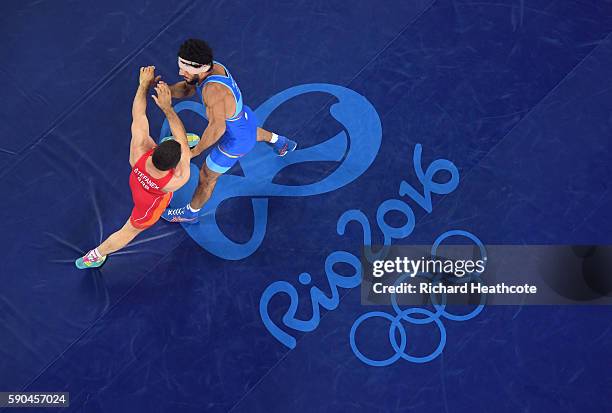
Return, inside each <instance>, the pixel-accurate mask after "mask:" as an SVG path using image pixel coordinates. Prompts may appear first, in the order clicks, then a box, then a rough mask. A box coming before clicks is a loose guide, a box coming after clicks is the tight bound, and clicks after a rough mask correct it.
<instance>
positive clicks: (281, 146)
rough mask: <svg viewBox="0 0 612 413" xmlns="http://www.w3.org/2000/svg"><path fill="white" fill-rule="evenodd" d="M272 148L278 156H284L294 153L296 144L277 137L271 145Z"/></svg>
mask: <svg viewBox="0 0 612 413" xmlns="http://www.w3.org/2000/svg"><path fill="white" fill-rule="evenodd" d="M272 147H273V148H274V152H275V153H276V154H277V155H278V156H285V155H287V154H288V153H289V152H293V151H295V148H297V142H295V141H292V140H291V139H289V138H287V137H285V136H280V135H279V136H278V140H277V141H276V142H274V143H273V144H272Z"/></svg>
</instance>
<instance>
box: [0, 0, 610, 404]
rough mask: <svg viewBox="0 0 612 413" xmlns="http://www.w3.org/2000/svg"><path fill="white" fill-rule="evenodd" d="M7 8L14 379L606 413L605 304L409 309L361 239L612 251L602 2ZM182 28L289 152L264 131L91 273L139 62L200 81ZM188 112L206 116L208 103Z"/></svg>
mask: <svg viewBox="0 0 612 413" xmlns="http://www.w3.org/2000/svg"><path fill="white" fill-rule="evenodd" d="M0 20H1V26H2V28H3V30H2V33H3V36H2V38H3V41H2V42H1V46H0V57H1V59H0V61H1V63H0V74H1V75H0V82H1V89H2V91H3V99H2V103H1V109H0V114H1V115H0V116H1V117H2V122H1V123H0V183H1V186H2V188H3V192H4V195H3V196H2V198H1V201H0V229H1V230H0V234H1V241H0V243H1V248H0V251H2V252H1V258H2V260H1V266H0V274H1V280H2V289H0V352H1V353H0V354H1V358H0V392H68V393H69V400H70V406H69V407H67V408H65V409H63V410H62V411H70V412H87V413H90V412H228V411H231V412H246V413H253V412H283V413H285V412H419V413H420V412H425V413H429V412H491V411H494V412H499V413H502V412H511V413H515V412H578V411H580V412H602V413H603V412H610V409H611V408H612V407H611V404H610V403H611V402H610V395H611V394H612V381H611V378H610V377H611V375H610V372H609V370H610V366H611V365H612V363H611V362H612V356H611V350H610V348H611V345H612V329H611V328H610V320H611V317H612V308H611V307H610V306H581V307H577V306H484V307H481V306H477V307H473V308H472V307H471V308H467V309H461V308H459V309H455V310H453V311H452V312H451V310H448V312H447V311H446V310H445V311H443V312H442V313H440V312H436V313H435V314H434V312H433V311H434V310H433V309H432V308H431V307H428V306H423V307H418V306H417V307H414V308H413V309H408V310H406V311H404V312H403V313H402V314H403V316H404V318H403V320H402V314H400V315H397V314H396V313H395V312H394V309H393V308H391V307H389V306H375V307H371V306H364V305H362V304H361V295H360V288H359V285H360V281H361V278H360V277H361V274H360V265H361V264H360V257H361V254H362V249H363V246H364V245H382V244H386V245H400V244H406V245H408V244H432V243H433V242H434V241H435V240H436V239H437V238H438V237H440V236H441V235H444V234H446V236H449V235H452V234H453V233H449V231H460V232H455V233H454V234H455V235H457V234H471V235H472V236H474V237H476V238H477V239H478V240H480V241H482V242H483V243H485V244H612V224H611V222H612V191H611V187H610V176H612V161H611V159H612V138H611V137H612V75H611V73H612V37H611V35H610V33H611V32H612V3H611V2H610V1H603V0H592V1H572V0H567V1H552V0H532V1H523V0H493V1H487V2H482V1H468V0H466V1H462V0H458V1H450V0H449V1H447V0H437V1H430V0H410V1H389V2H382V3H380V4H378V3H375V2H368V1H357V2H352V3H351V4H350V5H349V4H348V3H347V2H345V1H330V0H327V1H314V2H264V1H256V2H244V1H229V2H204V1H200V2H198V1H196V2H194V1H177V2H172V1H159V0H152V1H141V0H136V1H133V2H126V1H115V0H112V1H108V2H89V1H84V2H51V1H35V2H30V1H23V2H16V1H9V2H6V3H5V4H3V6H2V13H1V14H0ZM189 37H197V38H202V39H205V40H206V41H207V42H209V43H210V45H211V46H212V48H213V50H214V52H215V59H216V60H219V61H220V62H223V64H225V65H226V66H227V67H228V68H229V69H230V70H231V73H232V75H233V76H234V78H235V79H236V80H237V81H238V82H239V84H240V88H241V90H242V93H243V96H244V102H245V104H248V105H249V106H250V107H251V108H252V109H253V111H254V112H255V113H256V114H257V118H258V120H259V122H260V125H261V126H263V127H265V128H266V129H269V130H272V131H275V132H278V133H282V134H284V135H286V136H288V137H291V138H292V139H294V140H296V141H297V142H298V143H299V147H298V150H297V151H295V152H292V153H290V154H288V155H287V156H285V157H282V158H281V157H276V156H275V155H274V153H273V152H272V151H271V150H270V148H269V147H268V146H266V144H265V143H258V144H257V146H256V147H255V149H254V150H253V151H252V152H250V153H249V154H248V155H247V156H245V157H244V158H243V159H241V161H240V162H239V164H238V165H237V166H235V167H234V168H232V169H231V170H230V172H229V173H228V174H226V175H223V176H222V177H221V178H220V179H219V183H218V185H217V188H216V189H215V191H214V193H213V196H212V198H211V200H210V201H209V202H208V203H207V204H206V205H205V207H204V209H203V211H202V214H201V222H200V223H199V224H197V225H192V226H187V225H185V226H183V225H180V224H173V223H168V222H165V221H160V222H158V223H157V224H156V225H155V226H154V227H152V228H151V229H149V230H147V231H145V232H144V233H142V234H141V235H140V236H138V237H137V238H136V240H135V241H134V242H132V243H131V244H130V245H129V246H128V247H127V248H126V249H124V250H122V251H120V252H118V253H116V254H113V255H111V256H109V259H108V260H107V262H106V263H105V264H104V266H103V267H101V268H100V269H96V270H88V271H79V270H77V269H76V268H75V266H74V264H73V262H74V260H75V258H78V257H79V256H81V255H83V254H84V253H86V252H87V251H88V249H89V248H92V247H93V246H95V245H97V244H98V243H100V241H101V240H103V239H104V238H106V237H107V236H109V235H110V234H111V233H112V232H114V231H115V230H117V229H118V228H120V227H121V226H122V225H123V223H124V222H125V221H126V219H127V217H128V216H129V214H130V211H131V208H132V198H131V195H130V189H129V186H128V176H129V174H130V165H129V163H128V154H129V145H130V123H131V105H132V99H133V96H134V91H135V89H136V87H137V82H138V78H137V73H138V68H139V67H141V66H145V65H155V66H156V68H157V73H158V74H160V75H161V76H162V79H163V80H165V81H167V82H169V83H173V82H176V81H179V80H181V79H180V77H179V75H178V68H177V60H176V53H177V50H178V47H179V45H180V44H181V43H182V42H183V41H184V40H185V39H186V38H189ZM148 105H149V106H148V115H149V121H150V125H151V136H152V137H153V138H154V139H156V140H159V139H161V138H163V137H165V136H167V135H168V134H169V131H168V126H167V124H166V123H164V121H165V119H164V117H163V114H162V113H161V112H160V111H159V110H158V109H157V107H155V105H154V104H153V102H152V101H151V99H149V103H148ZM175 109H176V111H177V112H178V115H179V117H180V118H181V119H182V120H183V122H184V123H185V126H186V129H187V131H190V132H194V133H196V134H198V135H199V134H201V133H202V132H203V131H204V129H205V127H206V124H207V123H206V121H205V120H204V119H203V117H202V114H203V107H202V104H201V103H200V102H198V101H197V99H196V98H195V97H194V98H193V99H191V100H187V101H181V102H180V103H177V104H176V106H175ZM203 159H204V156H200V157H198V158H194V159H193V160H192V166H191V170H192V174H191V179H190V181H189V183H188V184H187V185H186V186H185V187H183V188H182V189H181V190H179V191H178V192H177V193H176V194H175V196H174V199H173V201H172V205H173V206H175V207H178V206H182V205H184V204H185V203H186V202H187V201H189V199H190V198H191V194H192V193H193V191H194V189H195V187H196V185H197V179H198V169H199V168H200V166H201V165H202V162H203ZM370 312H374V315H372V314H369V313H370ZM400 313H401V311H400ZM368 314H369V315H368ZM462 315H463V316H462ZM408 316H410V317H408ZM394 320H395V321H394ZM418 320H420V321H418ZM390 323H391V325H392V326H393V327H391V330H390V327H389V326H390ZM6 410H9V409H8V408H7V409H6ZM25 411H28V410H27V409H26V410H25ZM32 411H37V410H32Z"/></svg>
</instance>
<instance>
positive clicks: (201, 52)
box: [178, 39, 213, 65]
mask: <svg viewBox="0 0 612 413" xmlns="http://www.w3.org/2000/svg"><path fill="white" fill-rule="evenodd" d="M178 56H179V57H181V58H183V59H185V60H189V61H192V62H196V63H200V64H202V65H212V62H213V51H212V49H211V48H210V46H209V45H208V43H206V42H205V41H204V40H200V39H187V40H185V41H184V42H183V44H182V45H181V47H180V48H179V51H178Z"/></svg>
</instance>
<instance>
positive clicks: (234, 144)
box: [196, 61, 257, 173]
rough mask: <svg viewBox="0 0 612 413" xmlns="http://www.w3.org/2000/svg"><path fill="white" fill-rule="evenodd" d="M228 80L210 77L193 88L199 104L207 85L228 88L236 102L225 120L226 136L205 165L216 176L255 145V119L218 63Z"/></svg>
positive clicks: (229, 76)
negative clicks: (211, 84)
mask: <svg viewBox="0 0 612 413" xmlns="http://www.w3.org/2000/svg"><path fill="white" fill-rule="evenodd" d="M214 63H215V64H218V65H219V66H221V67H222V68H223V69H224V70H225V73H226V75H227V76H222V75H211V76H208V77H207V78H206V79H204V81H203V82H202V83H200V84H198V85H196V88H197V91H198V95H199V96H200V100H201V101H202V102H204V99H203V96H202V90H203V89H204V86H206V84H207V83H220V84H222V85H225V86H226V87H228V88H229V89H230V90H231V91H232V94H233V95H234V100H235V101H236V111H235V112H234V115H233V116H232V117H231V118H229V119H226V120H225V133H224V134H223V136H221V138H220V139H219V141H218V142H217V144H216V145H215V146H214V147H213V149H212V150H211V151H210V154H209V155H208V156H207V157H206V165H207V166H208V168H209V169H210V170H212V171H215V172H218V173H225V172H227V171H228V170H229V169H230V168H231V167H232V166H234V164H235V163H236V162H238V159H240V158H241V157H243V156H244V155H246V154H247V153H249V151H250V150H251V149H253V147H254V146H255V144H256V143H257V118H256V117H255V113H253V111H252V110H251V108H250V107H248V106H246V105H243V103H242V92H240V89H239V88H238V85H237V84H236V81H235V80H234V78H233V77H232V75H231V74H230V72H229V70H227V68H226V67H225V66H223V65H222V64H221V63H219V62H216V61H215V62H214Z"/></svg>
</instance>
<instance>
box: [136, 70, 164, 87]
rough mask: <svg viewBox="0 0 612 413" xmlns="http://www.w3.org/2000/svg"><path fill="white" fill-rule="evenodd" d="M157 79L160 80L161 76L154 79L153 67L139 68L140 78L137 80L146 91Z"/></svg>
mask: <svg viewBox="0 0 612 413" xmlns="http://www.w3.org/2000/svg"><path fill="white" fill-rule="evenodd" d="M159 79H161V76H157V77H155V66H146V67H141V68H140V77H139V79H138V82H139V84H140V85H142V86H144V87H146V88H147V89H148V88H150V87H151V85H153V84H154V83H156V82H157V81H158V80H159Z"/></svg>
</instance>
